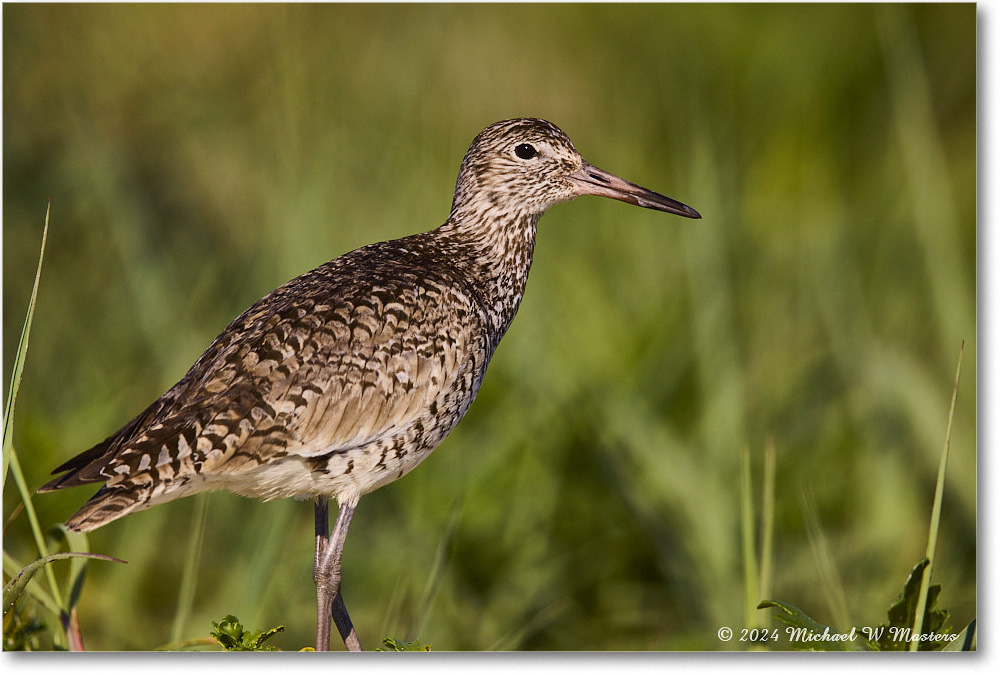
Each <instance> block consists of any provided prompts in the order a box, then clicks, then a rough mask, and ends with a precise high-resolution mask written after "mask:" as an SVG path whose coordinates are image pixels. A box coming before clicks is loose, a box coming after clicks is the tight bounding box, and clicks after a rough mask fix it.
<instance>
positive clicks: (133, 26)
mask: <svg viewBox="0 0 1000 675" xmlns="http://www.w3.org/2000/svg"><path fill="white" fill-rule="evenodd" d="M3 18H4V21H3V31H4V34H3V62H4V82H3V87H4V89H3V106H4V110H3V113H4V114H3V124H4V129H3V139H4V143H3V161H4V172H3V176H4V178H3V179H4V190H3V200H4V201H3V352H2V356H3V381H4V382H5V383H7V382H11V381H12V375H13V374H14V368H15V364H16V363H17V362H18V358H17V353H18V345H19V343H21V340H20V335H21V330H22V327H23V325H24V318H25V308H26V307H28V305H29V299H30V298H31V297H32V280H33V278H34V272H35V269H36V266H37V263H38V248H39V239H40V222H41V216H42V214H43V213H44V209H45V206H46V203H47V201H48V199H49V198H50V197H51V203H52V206H51V225H50V230H49V233H48V241H47V244H46V247H45V269H44V272H43V273H42V276H41V281H40V285H39V287H38V294H37V302H36V304H35V308H34V314H33V318H32V321H31V342H30V349H28V352H27V356H26V359H25V360H24V369H23V373H22V376H21V378H20V383H21V384H20V388H19V389H18V391H17V406H16V416H15V417H14V418H13V422H12V424H5V430H4V431H5V437H6V434H7V432H8V431H9V432H11V435H12V440H13V445H12V446H11V447H12V448H16V452H17V458H18V460H19V467H20V468H19V470H20V471H21V472H22V473H23V480H24V485H25V488H26V489H25V490H24V491H22V490H20V489H17V488H16V486H15V485H13V483H14V481H9V480H6V478H7V476H8V464H7V462H8V461H11V460H10V459H9V457H10V453H9V450H8V447H7V445H6V443H5V454H4V479H5V482H4V494H3V498H4V501H3V517H4V541H3V547H4V553H5V565H4V583H5V584H7V583H8V582H9V581H10V580H11V579H12V578H13V577H14V576H15V575H16V573H17V572H18V571H19V570H20V569H22V568H24V567H25V566H27V565H28V564H29V563H31V562H32V561H34V560H36V559H38V558H40V557H44V556H45V555H46V554H49V555H51V554H52V553H54V552H55V551H56V550H57V547H56V546H55V544H54V543H52V541H51V539H52V538H51V537H49V539H48V540H47V539H46V537H47V536H48V533H49V532H50V531H51V530H50V527H51V526H52V525H53V524H56V523H60V522H62V521H64V520H65V519H66V518H67V517H68V516H69V515H70V514H71V513H72V512H73V511H74V510H75V509H76V508H78V507H79V506H80V504H82V503H83V501H85V500H86V498H87V497H88V496H89V495H90V494H91V491H89V490H86V489H80V490H70V491H65V492H60V493H54V494H45V495H40V496H35V497H33V498H28V497H26V495H28V494H30V492H31V490H33V489H35V488H37V487H38V486H40V485H41V484H42V483H43V482H45V480H46V477H47V475H48V473H49V471H51V469H52V468H53V467H55V466H57V465H58V464H59V463H61V462H62V461H64V460H65V459H67V458H68V457H70V456H71V455H72V454H75V453H77V452H80V451H82V450H85V449H86V448H88V447H90V446H91V445H93V444H94V443H96V442H99V441H100V440H102V439H103V438H105V436H107V435H108V434H109V433H111V432H113V431H115V430H116V429H117V428H118V427H119V426H120V425H121V424H122V423H124V422H126V421H127V420H128V419H130V418H131V417H132V416H133V415H134V414H135V413H137V412H138V411H140V410H141V409H142V408H143V407H144V406H146V405H147V404H148V403H149V402H150V401H151V400H152V399H154V398H155V397H156V396H158V395H159V394H160V393H161V392H162V391H164V390H165V389H166V388H167V387H169V386H170V385H171V384H173V383H174V382H175V381H176V380H177V379H178V378H180V377H181V376H182V375H183V373H184V372H185V370H186V369H187V367H189V366H190V365H191V363H193V362H194V360H195V359H196V358H197V356H198V355H199V354H200V353H201V351H202V350H203V349H204V348H205V347H207V346H208V344H209V343H210V341H211V339H212V338H213V337H214V336H215V335H216V334H217V333H218V332H219V331H220V330H221V329H222V328H224V327H225V325H226V324H227V323H228V322H229V321H230V320H231V319H232V318H233V317H235V316H236V315H237V314H238V313H239V312H240V311H242V310H243V309H244V308H246V307H247V306H248V305H249V304H250V303H252V302H253V301H254V300H256V299H257V298H258V297H260V296H261V295H263V294H264V293H266V292H267V291H269V290H271V289H272V288H274V287H275V286H277V285H278V284H280V283H282V282H283V281H285V280H287V279H289V278H291V277H293V276H295V275H297V274H299V273H302V272H304V271H306V270H308V269H310V268H311V267H313V266H315V265H317V264H320V263H321V262H323V261H325V260H327V259H329V258H332V257H334V256H336V255H339V254H341V253H344V252H346V251H348V250H351V249H352V248H355V247H357V246H360V245H362V244H365V243H368V242H371V241H376V240H380V239H387V238H391V237H397V236H402V235H405V234H409V233H412V232H415V231H419V230H424V229H429V228H431V227H434V226H435V225H437V224H439V223H440V222H442V221H443V220H444V218H445V217H446V215H447V210H448V206H449V204H450V199H451V191H452V187H453V185H454V181H455V177H456V175H457V170H458V163H459V161H460V159H461V157H462V154H463V153H464V152H465V150H466V148H467V147H468V144H469V142H470V141H471V139H472V137H473V136H474V135H475V134H476V133H477V132H478V131H479V130H480V129H481V128H482V127H484V126H485V125H486V124H488V123H490V122H493V121H495V120H498V119H502V118H505V117H511V116H518V115H534V116H540V117H545V118H547V119H551V120H552V121H554V122H555V123H557V124H559V125H560V126H561V127H562V128H563V129H564V130H565V131H566V132H567V133H568V134H569V135H570V137H571V138H573V139H574V141H575V142H576V143H577V146H578V148H579V149H580V150H581V152H582V153H583V155H584V156H585V157H587V158H588V159H589V160H590V161H592V162H594V163H595V164H596V165H598V166H601V167H602V168H606V169H608V170H610V171H613V172H615V173H618V174H620V175H622V176H624V177H626V178H628V179H630V180H633V181H635V182H638V183H640V184H643V185H645V186H647V187H650V188H652V189H655V190H657V191H660V192H663V193H664V194H667V195H670V196H672V197H675V198H677V199H679V200H681V201H683V202H685V203H687V204H690V205H691V206H693V207H694V208H696V209H698V210H699V211H700V212H701V214H702V215H703V219H702V220H700V221H697V222H693V221H686V220H682V219H679V218H671V217H667V216H664V215H663V214H659V213H654V212H651V211H645V210H642V209H637V208H634V207H629V206H626V205H623V204H620V203H615V202H611V201H608V200H599V199H595V198H582V199H580V200H577V201H576V202H574V203H571V204H566V205H561V206H559V207H556V208H555V209H553V210H552V212H551V213H549V214H548V215H546V216H545V217H544V218H543V219H542V221H541V223H540V230H539V236H538V242H537V246H536V251H535V260H534V267H533V270H532V274H531V280H530V281H529V283H528V290H527V293H526V296H525V299H524V302H523V303H522V306H521V310H520V314H519V316H518V318H517V320H516V321H515V322H514V325H513V327H512V329H511V331H510V333H509V334H508V336H507V337H506V338H505V340H504V342H503V344H502V345H501V346H500V348H499V350H498V351H497V354H496V356H495V358H494V361H493V363H492V365H491V367H490V373H489V375H488V376H487V378H486V382H485V384H484V386H483V388H482V390H481V391H480V393H479V397H478V400H477V402H476V403H475V405H473V407H472V409H471V411H470V413H469V415H468V416H467V418H466V419H465V421H463V423H462V424H461V425H460V426H459V428H458V429H457V430H456V432H455V433H454V434H452V435H451V437H449V438H448V440H447V441H445V443H444V444H443V445H442V446H441V447H440V448H439V449H438V450H437V451H436V452H435V453H434V455H432V456H431V457H430V458H429V459H427V460H426V461H425V462H424V463H423V464H422V465H421V466H420V467H419V468H417V469H416V470H415V471H414V472H413V473H412V474H410V475H409V476H407V477H406V478H404V479H402V480H401V481H398V482H397V483H394V484H393V485H391V486H389V487H387V488H385V489H383V490H379V491H377V492H376V493H373V494H372V495H369V496H367V497H366V498H365V499H363V500H362V501H361V503H360V506H359V509H358V511H357V513H356V515H355V517H354V521H353V524H352V527H351V533H350V536H349V537H348V543H347V545H346V548H345V556H344V584H345V586H344V588H345V593H346V596H347V601H348V606H349V607H350V608H351V617H352V619H353V620H354V623H355V626H356V627H357V630H358V633H359V635H360V636H361V638H362V641H363V643H364V646H365V647H366V648H375V647H378V646H379V645H384V646H385V647H388V648H394V647H392V645H389V644H386V643H384V642H382V640H383V638H384V637H385V636H387V635H392V636H398V639H397V640H393V644H395V645H396V646H397V647H399V646H403V647H405V646H407V645H411V646H412V645H416V646H417V647H418V648H422V647H423V646H424V645H427V644H431V645H433V646H434V649H435V651H441V650H444V651H447V650H465V649H499V650H510V649H519V650H539V649H547V650H564V649H587V650H602V649H615V650H630V649H641V650H681V649H702V650H739V649H746V648H748V646H749V645H748V644H747V643H745V642H740V641H739V640H737V639H733V640H731V641H721V640H720V639H719V637H718V631H719V629H720V627H724V626H728V627H730V628H732V629H733V630H734V631H736V632H737V633H738V631H739V630H740V628H742V627H746V628H752V627H754V626H760V627H765V628H766V627H777V626H778V624H777V623H774V621H775V619H774V616H775V615H779V614H780V615H788V612H787V611H786V610H783V609H780V607H784V608H788V607H793V606H794V607H800V608H803V609H804V610H805V611H804V612H802V614H803V615H806V612H807V613H808V615H807V616H808V618H810V620H811V621H814V622H815V623H816V625H822V626H836V627H838V630H842V629H843V628H844V627H850V626H862V625H866V622H871V623H872V624H873V625H874V624H880V623H884V617H885V610H886V608H887V607H888V606H890V604H892V601H893V598H895V597H897V595H899V592H900V583H901V580H903V579H905V578H906V576H907V574H908V573H909V572H910V570H911V569H913V567H914V563H915V562H916V561H919V560H921V559H923V558H924V557H928V556H927V543H928V517H929V515H930V514H931V513H932V508H933V507H932V504H933V502H934V499H935V477H936V476H937V475H938V469H939V463H940V460H941V440H942V438H945V437H946V433H947V432H946V430H947V429H948V424H949V422H948V416H949V401H950V400H951V393H952V392H951V383H952V381H953V376H954V373H955V367H956V357H957V354H958V352H959V349H960V345H961V343H962V341H963V340H964V341H965V350H964V356H963V374H962V378H961V381H960V383H959V386H958V395H957V399H956V404H955V408H954V418H953V420H952V422H951V427H950V434H948V436H947V437H948V438H949V439H950V454H949V456H948V459H947V463H948V472H947V479H946V482H945V483H944V485H943V492H942V498H941V500H940V502H939V503H940V511H939V513H940V515H939V525H938V526H937V527H936V529H937V532H938V534H937V540H936V553H935V554H934V555H933V556H931V557H932V558H933V573H932V577H933V583H934V584H938V585H940V591H939V592H935V597H934V598H931V597H930V594H929V593H928V594H926V595H924V597H925V598H926V599H925V601H924V602H925V603H926V605H925V613H924V614H922V616H926V617H929V619H930V620H931V621H932V622H933V621H936V618H935V617H939V615H935V614H934V612H936V611H938V610H939V609H940V608H947V610H948V612H949V621H950V625H951V626H954V627H955V630H961V627H963V626H966V625H968V624H969V623H970V622H971V621H972V620H973V619H974V618H975V616H976V613H977V606H976V587H977V586H976V584H977V568H976V551H977V543H976V536H977V528H976V506H977V493H976V464H977V461H976V403H977V399H976V387H977V336H976V301H977V298H976V278H977V274H976V271H977V268H976V179H977V174H976V40H975V38H976V7H975V6H974V5H969V4H964V5H953V4H946V5H940V4H931V5H917V6H907V5H888V6H887V5H853V4H852V5H811V4H810V5H768V6H761V5H754V6H743V5H740V6H731V5H705V6H696V5H682V6H672V5H617V4H612V5H586V6H575V5H547V6H546V5H542V6H532V5H529V6H521V5H514V6H506V5H505V6H496V5H469V6H453V5H434V6H419V5H418V6H382V5H375V6H373V5H347V6H336V5H334V6H302V5H294V6H284V5H254V6H241V5H212V6H191V5H188V6H173V5H169V6H168V5H154V6H130V5H51V6H50V5H20V4H13V5H5V6H4V8H3ZM8 396H9V392H8V391H5V392H4V399H3V400H8V399H7V397H8ZM5 410H10V406H8V407H7V408H5ZM768 448H770V450H768ZM741 457H742V458H743V459H742V460H741ZM768 458H770V459H768ZM9 470H10V472H11V475H13V472H14V464H13V462H12V463H11V465H10V469H9ZM767 485H770V486H771V487H766V486H767ZM741 486H742V489H741ZM748 486H765V487H764V488H763V489H762V490H761V491H760V494H761V497H760V498H759V499H754V498H750V497H748V496H747V495H750V494H751V491H750V490H749V489H748ZM748 509H750V510H753V513H752V514H751V513H750V512H749V511H748ZM29 514H31V515H29ZM761 523H764V527H761ZM312 528H313V523H312V508H311V506H310V505H308V504H303V503H296V502H293V501H284V502H275V503H269V504H262V503H259V502H256V501H252V500H246V499H242V498H239V497H236V496H232V495H228V494H223V493H218V494H212V495H207V496H203V497H202V496H200V497H196V498H191V499H183V500H180V501H178V502H174V503H170V504H166V505H162V506H157V507H156V508H153V509H150V510H149V511H145V512H141V513H137V514H134V515H130V516H128V517H127V518H124V519H122V520H121V521H119V522H116V523H113V524H111V525H109V526H107V527H105V528H102V529H100V530H97V531H96V532H93V533H91V534H90V535H88V537H87V538H86V544H87V547H88V548H87V550H88V551H92V552H94V553H97V554H102V555H107V556H113V557H115V558H118V559H122V560H127V561H128V564H127V565H119V564H109V563H106V562H104V561H101V562H98V561H90V562H87V563H86V580H85V582H83V581H82V576H80V575H79V574H78V572H79V571H80V570H81V569H83V567H82V566H83V565H84V560H83V559H81V558H73V559H71V560H69V561H66V560H58V561H56V562H53V563H52V564H50V565H45V566H44V567H43V568H42V570H41V571H39V572H38V573H37V574H35V575H34V577H32V579H31V580H30V581H29V582H27V584H26V586H25V593H24V594H22V595H21V597H20V599H19V600H18V601H17V602H18V603H19V604H17V605H15V609H14V611H15V612H17V613H18V614H17V615H18V616H19V617H20V619H23V621H22V622H21V623H20V624H18V627H17V628H16V630H17V631H19V632H18V633H17V634H18V635H19V636H21V638H23V639H22V642H21V646H23V647H30V648H52V647H53V646H55V647H59V648H66V647H68V646H69V644H68V642H67V640H68V637H67V636H68V635H71V632H68V631H66V630H63V627H62V626H60V625H59V623H58V622H59V621H60V620H61V619H60V618H59V612H60V609H62V610H65V609H66V608H67V607H69V606H70V605H69V602H70V600H72V601H73V603H74V604H73V605H72V607H73V608H75V610H76V612H75V620H76V621H77V623H78V626H79V632H80V633H81V634H82V636H83V640H84V644H85V646H86V647H87V648H88V649H105V650H132V649H150V648H155V647H157V646H160V645H168V646H169V645H183V644H185V643H184V641H185V640H188V639H190V638H194V637H197V636H206V635H208V633H209V632H210V631H211V626H212V625H213V622H214V621H217V620H218V617H223V616H227V615H234V616H237V617H239V620H240V622H242V625H246V626H278V625H283V626H285V627H286V630H284V631H283V632H280V633H277V634H273V635H270V636H268V640H267V643H266V645H264V646H274V647H277V648H279V649H284V650H297V649H300V648H301V647H302V646H303V645H308V644H311V642H312V634H313V631H314V629H315V626H314V620H315V617H314V614H315V609H314V604H315V597H314V589H313V586H312V581H311V567H312V556H313V531H312ZM56 532H57V534H58V530H57V531H56ZM56 539H57V540H58V541H60V542H62V543H61V544H60V545H59V547H58V550H62V551H74V552H80V551H81V549H79V548H76V547H74V546H73V545H72V543H67V542H66V541H65V539H59V537H57V538H56ZM47 541H48V543H46V542H47ZM84 552H85V551H84ZM8 558H9V564H8ZM71 565H72V566H76V567H73V568H72V569H70V570H69V572H70V573H69V575H68V576H67V575H66V571H67V568H69V566H71ZM749 567H756V571H754V570H749ZM47 570H48V571H47ZM751 572H753V573H752V574H751ZM50 574H51V577H50V576H49V575H50ZM74 574H76V576H74ZM74 579H80V580H81V581H80V583H79V584H77V583H76V582H75V581H74ZM928 583H930V582H929V580H928ZM73 589H78V591H79V594H78V596H75V597H71V595H73V594H72V593H71V591H72V590H73ZM920 595H923V594H920ZM43 597H47V598H48V599H50V600H51V601H52V603H51V607H47V606H45V605H43V604H42V603H41V601H40V600H39V598H43ZM764 600H772V601H775V602H778V603H781V604H780V605H778V607H779V608H768V609H765V610H758V609H756V607H757V606H758V604H759V603H760V602H761V601H764ZM904 604H905V603H904ZM912 607H913V608H914V612H916V607H917V605H916V604H914V605H913V606H912ZM907 611H908V610H907ZM8 616H11V615H8ZM53 617H54V618H53ZM890 620H891V617H890ZM886 625H888V624H886ZM4 627H5V638H6V637H7V636H8V624H7V618H6V617H5V624H4ZM234 627H235V626H234ZM10 630H11V633H10V635H13V634H14V632H15V628H14V627H12V628H11V629H10ZM240 630H243V629H242V627H240ZM248 635H249V636H250V637H251V638H252V637H253V636H254V633H253V632H251V633H248ZM21 638H19V639H21ZM409 641H413V642H409ZM258 646H260V644H259V643H258ZM214 648H218V647H217V645H216V646H214ZM768 648H788V645H779V646H777V647H768Z"/></svg>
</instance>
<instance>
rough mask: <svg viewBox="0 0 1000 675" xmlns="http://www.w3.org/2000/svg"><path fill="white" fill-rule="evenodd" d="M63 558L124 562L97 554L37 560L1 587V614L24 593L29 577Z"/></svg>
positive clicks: (72, 554)
mask: <svg viewBox="0 0 1000 675" xmlns="http://www.w3.org/2000/svg"><path fill="white" fill-rule="evenodd" d="M64 558H94V559H97V560H112V561H114V562H120V563H124V562H125V561H124V560H118V559H117V558H112V557H111V556H106V555H101V554H99V553H74V552H69V553H53V554H52V555H47V556H45V557H44V558H39V559H38V560H36V561H35V562H33V563H31V564H30V565H28V566H27V567H25V568H23V569H22V570H21V571H20V572H18V573H17V574H16V575H15V576H14V577H13V578H12V579H11V580H10V581H8V582H7V584H6V585H5V586H4V587H3V613H4V615H6V614H7V612H9V611H10V610H11V608H13V607H14V603H15V602H17V599H18V598H19V597H21V593H22V592H24V588H25V586H27V585H28V582H29V581H31V577H32V576H34V574H35V572H37V571H38V570H40V569H42V568H43V567H45V568H46V569H48V567H47V566H48V564H49V563H50V562H53V561H55V560H62V559H64Z"/></svg>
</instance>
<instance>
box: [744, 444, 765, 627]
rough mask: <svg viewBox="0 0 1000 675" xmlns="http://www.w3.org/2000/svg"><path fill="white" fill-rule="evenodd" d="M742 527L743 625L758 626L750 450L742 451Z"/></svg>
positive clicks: (758, 598)
mask: <svg viewBox="0 0 1000 675" xmlns="http://www.w3.org/2000/svg"><path fill="white" fill-rule="evenodd" d="M740 506H741V508H740V525H741V529H742V530H743V596H744V597H743V625H744V626H748V627H755V626H757V625H758V621H759V617H760V613H759V612H757V611H756V610H757V603H758V602H760V595H759V593H760V589H759V587H758V585H757V580H758V579H759V575H758V571H757V551H756V548H757V547H756V542H755V541H754V525H755V523H754V520H755V519H754V508H753V482H752V479H751V476H750V448H748V447H746V446H743V449H742V450H741V451H740Z"/></svg>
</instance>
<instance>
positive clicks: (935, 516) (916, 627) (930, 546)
mask: <svg viewBox="0 0 1000 675" xmlns="http://www.w3.org/2000/svg"><path fill="white" fill-rule="evenodd" d="M964 351H965V340H962V346H961V347H959V349H958V367H957V368H956V369H955V384H954V386H953V387H952V390H951V408H950V409H949V410H948V427H947V429H946V430H945V434H944V447H943V448H942V449H941V462H940V464H938V474H937V485H936V486H935V487H934V504H933V506H931V524H930V528H928V532H927V556H926V557H927V560H929V561H930V562H929V563H928V565H927V568H926V569H925V570H924V576H923V579H922V580H921V582H920V595H919V597H918V599H917V611H916V614H915V615H914V617H913V633H914V635H920V633H921V631H922V630H923V627H924V611H925V610H926V608H927V592H928V589H929V588H930V585H931V572H932V571H933V570H934V554H935V553H936V552H937V537H938V529H939V528H940V526H941V501H942V500H943V499H944V477H945V473H946V471H947V467H948V450H949V448H950V447H951V423H952V420H953V419H954V417H955V401H956V399H957V398H958V380H959V377H960V376H961V375H962V353H963V352H964ZM919 648H920V641H919V640H915V641H914V642H912V643H910V651H911V652H915V651H917V649H919Z"/></svg>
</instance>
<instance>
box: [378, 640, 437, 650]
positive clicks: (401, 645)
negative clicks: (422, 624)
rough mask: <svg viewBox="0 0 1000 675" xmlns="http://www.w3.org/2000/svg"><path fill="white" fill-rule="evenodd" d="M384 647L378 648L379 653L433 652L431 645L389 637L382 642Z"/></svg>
mask: <svg viewBox="0 0 1000 675" xmlns="http://www.w3.org/2000/svg"><path fill="white" fill-rule="evenodd" d="M382 645H383V646H384V647H385V648H384V649H383V648H382V647H376V648H375V651H377V652H429V651H431V646H430V645H425V644H424V643H422V642H421V641H420V640H414V641H413V642H407V641H406V640H397V639H396V638H392V637H387V638H385V639H384V640H382Z"/></svg>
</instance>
